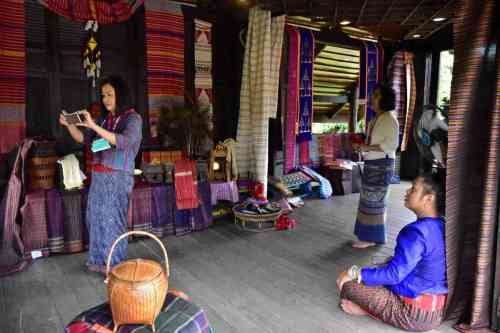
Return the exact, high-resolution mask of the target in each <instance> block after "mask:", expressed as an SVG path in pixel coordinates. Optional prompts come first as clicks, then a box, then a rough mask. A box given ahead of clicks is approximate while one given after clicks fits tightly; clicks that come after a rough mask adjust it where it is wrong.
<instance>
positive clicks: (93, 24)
mask: <svg viewBox="0 0 500 333" xmlns="http://www.w3.org/2000/svg"><path fill="white" fill-rule="evenodd" d="M97 29H99V25H98V23H97V21H93V20H90V21H87V24H86V25H85V30H86V31H88V34H87V38H86V41H85V44H84V45H85V46H84V49H83V54H82V55H83V68H84V69H85V74H86V75H87V78H88V79H92V87H95V81H96V79H98V78H99V77H100V76H101V48H100V47H99V44H98V42H97Z"/></svg>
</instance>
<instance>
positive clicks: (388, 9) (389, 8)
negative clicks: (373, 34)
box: [377, 0, 394, 27]
mask: <svg viewBox="0 0 500 333" xmlns="http://www.w3.org/2000/svg"><path fill="white" fill-rule="evenodd" d="M393 6H394V0H392V1H391V5H390V6H389V7H388V8H387V10H386V11H385V13H384V15H383V16H382V18H381V19H380V21H378V23H377V27H380V25H381V24H382V23H384V21H385V18H386V17H387V15H389V13H390V12H391V9H392V7H393Z"/></svg>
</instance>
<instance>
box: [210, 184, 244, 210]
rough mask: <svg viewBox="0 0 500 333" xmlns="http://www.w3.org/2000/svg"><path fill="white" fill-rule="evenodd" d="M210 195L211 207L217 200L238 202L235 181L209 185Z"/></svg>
mask: <svg viewBox="0 0 500 333" xmlns="http://www.w3.org/2000/svg"><path fill="white" fill-rule="evenodd" d="M210 193H211V201H212V205H216V204H217V201H218V200H227V201H231V202H238V201H239V193H238V186H237V185H236V182H235V181H231V182H223V183H210Z"/></svg>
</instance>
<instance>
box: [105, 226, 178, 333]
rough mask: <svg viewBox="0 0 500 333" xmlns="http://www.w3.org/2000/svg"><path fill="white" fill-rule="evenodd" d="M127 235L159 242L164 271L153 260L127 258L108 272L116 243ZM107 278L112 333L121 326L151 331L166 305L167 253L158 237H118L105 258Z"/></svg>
mask: <svg viewBox="0 0 500 333" xmlns="http://www.w3.org/2000/svg"><path fill="white" fill-rule="evenodd" d="M129 235H143V236H148V237H151V238H153V239H154V240H155V241H156V242H158V244H160V246H161V249H162V251H163V255H164V257H165V270H164V269H163V267H162V266H161V265H160V264H159V263H157V262H155V261H152V260H146V259H130V260H126V261H124V262H122V263H120V264H118V265H116V266H115V267H113V269H112V270H111V271H110V264H111V257H112V254H113V251H114V249H115V246H116V244H117V243H118V242H119V241H120V240H122V239H123V238H125V237H128V236H129ZM106 275H107V278H106V281H107V283H108V298H109V304H110V306H111V312H112V314H113V322H114V329H113V332H116V331H117V330H118V327H119V326H120V325H123V324H146V325H151V326H152V329H153V332H154V331H155V327H154V321H155V319H156V317H157V316H158V314H159V313H160V311H161V308H162V306H163V303H164V302H165V297H166V295H167V291H168V277H169V275H170V270H169V264H168V256H167V250H166V249H165V246H163V243H162V242H161V241H160V240H159V239H158V237H156V236H155V235H152V234H150V233H148V232H145V231H129V232H126V233H124V234H123V235H121V236H120V237H118V238H117V239H116V240H115V242H114V243H113V246H112V247H111V250H110V252H109V255H108V260H107V265H106Z"/></svg>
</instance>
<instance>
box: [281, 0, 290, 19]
mask: <svg viewBox="0 0 500 333" xmlns="http://www.w3.org/2000/svg"><path fill="white" fill-rule="evenodd" d="M286 1H287V0H281V4H282V5H283V12H284V13H285V15H287V16H288V6H287V3H286Z"/></svg>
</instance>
